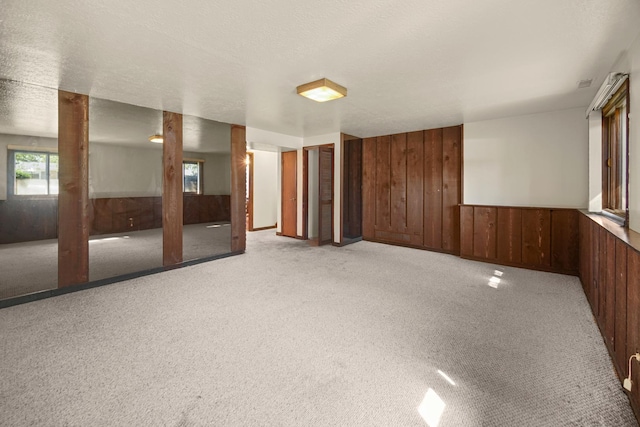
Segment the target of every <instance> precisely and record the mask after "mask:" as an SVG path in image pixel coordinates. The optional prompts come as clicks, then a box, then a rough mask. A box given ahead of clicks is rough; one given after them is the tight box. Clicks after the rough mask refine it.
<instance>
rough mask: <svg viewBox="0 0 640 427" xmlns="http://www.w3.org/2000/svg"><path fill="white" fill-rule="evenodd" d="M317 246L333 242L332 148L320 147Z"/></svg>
mask: <svg viewBox="0 0 640 427" xmlns="http://www.w3.org/2000/svg"><path fill="white" fill-rule="evenodd" d="M319 151H320V153H319V167H318V169H319V174H320V179H319V183H320V191H319V196H320V200H319V204H318V205H319V209H320V212H319V214H318V244H320V245H325V244H327V243H332V242H333V147H320V150H319Z"/></svg>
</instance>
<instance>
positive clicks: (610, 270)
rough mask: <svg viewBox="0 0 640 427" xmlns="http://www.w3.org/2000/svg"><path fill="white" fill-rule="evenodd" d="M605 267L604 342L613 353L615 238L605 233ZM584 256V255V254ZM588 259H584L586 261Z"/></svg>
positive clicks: (587, 219)
mask: <svg viewBox="0 0 640 427" xmlns="http://www.w3.org/2000/svg"><path fill="white" fill-rule="evenodd" d="M582 217H583V218H585V220H586V221H589V218H587V217H586V216H584V215H582ZM606 236H607V237H606V256H605V257H604V258H605V259H606V267H605V269H604V272H605V275H604V283H603V284H602V287H603V288H604V292H603V293H604V294H606V297H605V325H604V330H605V342H606V343H607V345H608V346H609V349H610V350H611V351H613V350H614V349H615V347H614V337H615V326H616V238H615V237H614V236H613V234H611V233H609V232H607V233H606ZM585 256H586V254H585ZM588 260H589V258H587V259H586V261H588Z"/></svg>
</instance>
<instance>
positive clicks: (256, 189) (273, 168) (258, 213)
mask: <svg viewBox="0 0 640 427" xmlns="http://www.w3.org/2000/svg"><path fill="white" fill-rule="evenodd" d="M279 159H280V154H279V153H277V152H270V151H253V227H254V228H262V227H273V226H274V225H275V224H276V222H277V221H278V217H277V215H278V209H277V206H278V200H279V195H278V162H279Z"/></svg>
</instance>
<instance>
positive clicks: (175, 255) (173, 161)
mask: <svg viewBox="0 0 640 427" xmlns="http://www.w3.org/2000/svg"><path fill="white" fill-rule="evenodd" d="M162 131H163V139H164V142H163V144H162V159H163V160H162V169H163V179H162V264H163V265H164V266H171V265H175V264H179V263H181V262H182V224H183V197H182V194H183V192H182V114H178V113H172V112H169V111H163V112H162Z"/></svg>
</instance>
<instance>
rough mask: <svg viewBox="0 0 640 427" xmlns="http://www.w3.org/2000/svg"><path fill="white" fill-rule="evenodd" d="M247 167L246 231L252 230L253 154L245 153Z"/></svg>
mask: <svg viewBox="0 0 640 427" xmlns="http://www.w3.org/2000/svg"><path fill="white" fill-rule="evenodd" d="M247 163H248V164H247V166H249V194H248V197H247V231H254V228H253V153H251V152H249V151H247Z"/></svg>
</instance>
